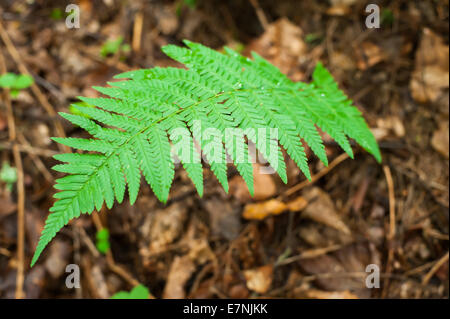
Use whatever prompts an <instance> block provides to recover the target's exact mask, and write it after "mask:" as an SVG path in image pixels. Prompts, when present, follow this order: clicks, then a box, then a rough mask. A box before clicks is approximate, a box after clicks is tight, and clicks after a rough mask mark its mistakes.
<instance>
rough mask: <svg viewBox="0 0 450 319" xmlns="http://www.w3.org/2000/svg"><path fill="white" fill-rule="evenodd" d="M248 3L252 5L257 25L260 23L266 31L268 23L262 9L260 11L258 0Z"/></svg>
mask: <svg viewBox="0 0 450 319" xmlns="http://www.w3.org/2000/svg"><path fill="white" fill-rule="evenodd" d="M250 3H251V4H252V6H253V8H254V9H255V11H256V16H257V17H258V20H259V23H261V25H262V27H263V29H264V30H267V27H268V26H269V22H268V21H267V17H266V15H265V13H264V11H263V9H261V6H260V5H259V2H258V0H250Z"/></svg>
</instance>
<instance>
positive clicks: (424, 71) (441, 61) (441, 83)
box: [410, 28, 449, 103]
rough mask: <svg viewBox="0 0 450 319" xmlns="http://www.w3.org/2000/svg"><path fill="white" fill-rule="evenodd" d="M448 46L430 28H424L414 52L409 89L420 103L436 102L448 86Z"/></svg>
mask: <svg viewBox="0 0 450 319" xmlns="http://www.w3.org/2000/svg"><path fill="white" fill-rule="evenodd" d="M448 56H449V47H448V45H445V44H444V40H443V39H442V38H441V37H439V36H438V35H437V34H435V33H433V32H432V31H431V30H430V29H427V28H426V29H424V30H423V33H422V38H421V41H420V45H419V49H418V50H417V52H416V61H415V64H416V65H415V69H414V72H413V74H412V77H411V82H410V89H411V94H412V96H413V98H414V99H415V100H416V101H418V102H421V103H426V102H436V101H437V100H438V99H439V97H440V96H441V95H442V94H443V92H442V91H443V89H445V88H448V87H449V62H448Z"/></svg>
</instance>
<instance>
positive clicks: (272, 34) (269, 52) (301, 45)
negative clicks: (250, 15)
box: [244, 18, 307, 81]
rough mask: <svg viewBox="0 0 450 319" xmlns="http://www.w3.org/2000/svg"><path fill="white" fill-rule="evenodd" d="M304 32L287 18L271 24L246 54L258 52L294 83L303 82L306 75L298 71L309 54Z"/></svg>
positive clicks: (250, 45) (247, 49)
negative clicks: (300, 63) (300, 64)
mask: <svg viewBox="0 0 450 319" xmlns="http://www.w3.org/2000/svg"><path fill="white" fill-rule="evenodd" d="M303 36H304V34H303V31H302V29H300V27H298V26H297V25H295V24H293V23H292V22H290V21H289V20H288V19H286V18H281V19H279V20H277V21H275V22H273V23H271V24H270V25H269V26H268V27H267V29H266V31H265V32H264V34H263V35H262V36H261V37H259V38H258V39H256V40H254V41H252V42H251V43H250V44H249V45H248V46H247V48H246V50H245V52H244V53H250V52H251V51H255V52H258V53H259V54H261V55H262V56H263V57H264V58H265V59H267V60H269V61H270V62H271V63H273V64H275V65H276V66H277V67H278V68H280V70H281V72H283V73H284V74H287V75H288V76H289V77H290V78H291V79H293V80H294V81H300V80H303V78H304V74H303V73H302V72H301V71H300V70H299V69H298V66H299V62H302V61H300V59H304V58H305V57H306V53H307V45H306V43H305V42H304V41H303Z"/></svg>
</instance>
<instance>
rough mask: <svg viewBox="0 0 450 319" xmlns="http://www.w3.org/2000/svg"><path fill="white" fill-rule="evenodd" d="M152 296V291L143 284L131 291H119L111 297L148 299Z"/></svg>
mask: <svg viewBox="0 0 450 319" xmlns="http://www.w3.org/2000/svg"><path fill="white" fill-rule="evenodd" d="M149 296H150V292H149V291H148V289H147V287H145V286H143V285H137V286H136V287H134V288H133V289H132V290H131V291H130V292H128V291H119V292H118V293H116V294H114V295H113V296H112V297H111V299H148V298H149Z"/></svg>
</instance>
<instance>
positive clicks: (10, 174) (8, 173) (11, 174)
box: [0, 162, 17, 190]
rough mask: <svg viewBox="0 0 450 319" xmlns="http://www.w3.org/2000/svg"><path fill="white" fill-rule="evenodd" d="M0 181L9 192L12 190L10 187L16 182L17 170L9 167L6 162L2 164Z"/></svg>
mask: <svg viewBox="0 0 450 319" xmlns="http://www.w3.org/2000/svg"><path fill="white" fill-rule="evenodd" d="M0 180H1V181H2V182H5V183H6V186H7V187H8V189H9V190H11V189H12V185H13V184H14V183H15V182H17V169H16V168H15V167H11V166H10V165H9V163H8V162H3V166H2V169H1V170H0Z"/></svg>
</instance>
